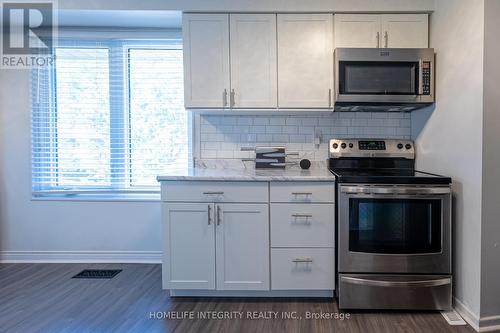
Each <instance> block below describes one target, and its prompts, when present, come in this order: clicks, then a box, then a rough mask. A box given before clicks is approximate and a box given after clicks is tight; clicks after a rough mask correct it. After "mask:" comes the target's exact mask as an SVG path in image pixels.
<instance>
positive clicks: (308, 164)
mask: <svg viewBox="0 0 500 333" xmlns="http://www.w3.org/2000/svg"><path fill="white" fill-rule="evenodd" d="M299 164H300V167H301V168H302V169H309V168H310V167H311V161H309V160H308V159H307V158H304V159H303V160H300V163H299Z"/></svg>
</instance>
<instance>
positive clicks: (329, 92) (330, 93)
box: [328, 88, 332, 109]
mask: <svg viewBox="0 0 500 333" xmlns="http://www.w3.org/2000/svg"><path fill="white" fill-rule="evenodd" d="M331 107H332V88H330V89H328V108H329V109H330V108H331Z"/></svg>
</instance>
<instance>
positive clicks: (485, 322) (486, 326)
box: [453, 297, 500, 332]
mask: <svg viewBox="0 0 500 333" xmlns="http://www.w3.org/2000/svg"><path fill="white" fill-rule="evenodd" d="M453 306H454V307H455V310H457V312H458V313H459V314H460V315H461V316H462V318H463V319H464V320H465V321H466V322H467V324H469V325H470V326H472V328H473V329H475V330H476V331H477V332H490V331H496V330H500V315H497V316H488V317H482V318H479V316H477V315H476V314H475V313H473V312H472V311H471V310H470V309H469V308H468V307H467V306H466V305H465V304H464V303H462V302H461V301H460V300H459V299H457V298H456V297H453Z"/></svg>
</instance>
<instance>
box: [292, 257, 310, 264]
mask: <svg viewBox="0 0 500 333" xmlns="http://www.w3.org/2000/svg"><path fill="white" fill-rule="evenodd" d="M292 262H294V263H302V262H304V263H310V262H313V260H312V259H311V258H308V257H304V258H294V259H292Z"/></svg>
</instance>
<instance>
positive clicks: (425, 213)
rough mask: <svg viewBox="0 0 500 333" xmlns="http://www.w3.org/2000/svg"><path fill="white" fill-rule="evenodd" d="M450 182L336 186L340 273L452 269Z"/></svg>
mask: <svg viewBox="0 0 500 333" xmlns="http://www.w3.org/2000/svg"><path fill="white" fill-rule="evenodd" d="M450 251H451V191H450V187H449V186H441V187H440V186H436V187H418V186H387V185H385V186H382V185H362V186H361V185H342V186H340V187H339V272H342V273H368V272H369V273H421V274H425V273H428V274H450V273H451V255H450Z"/></svg>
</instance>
